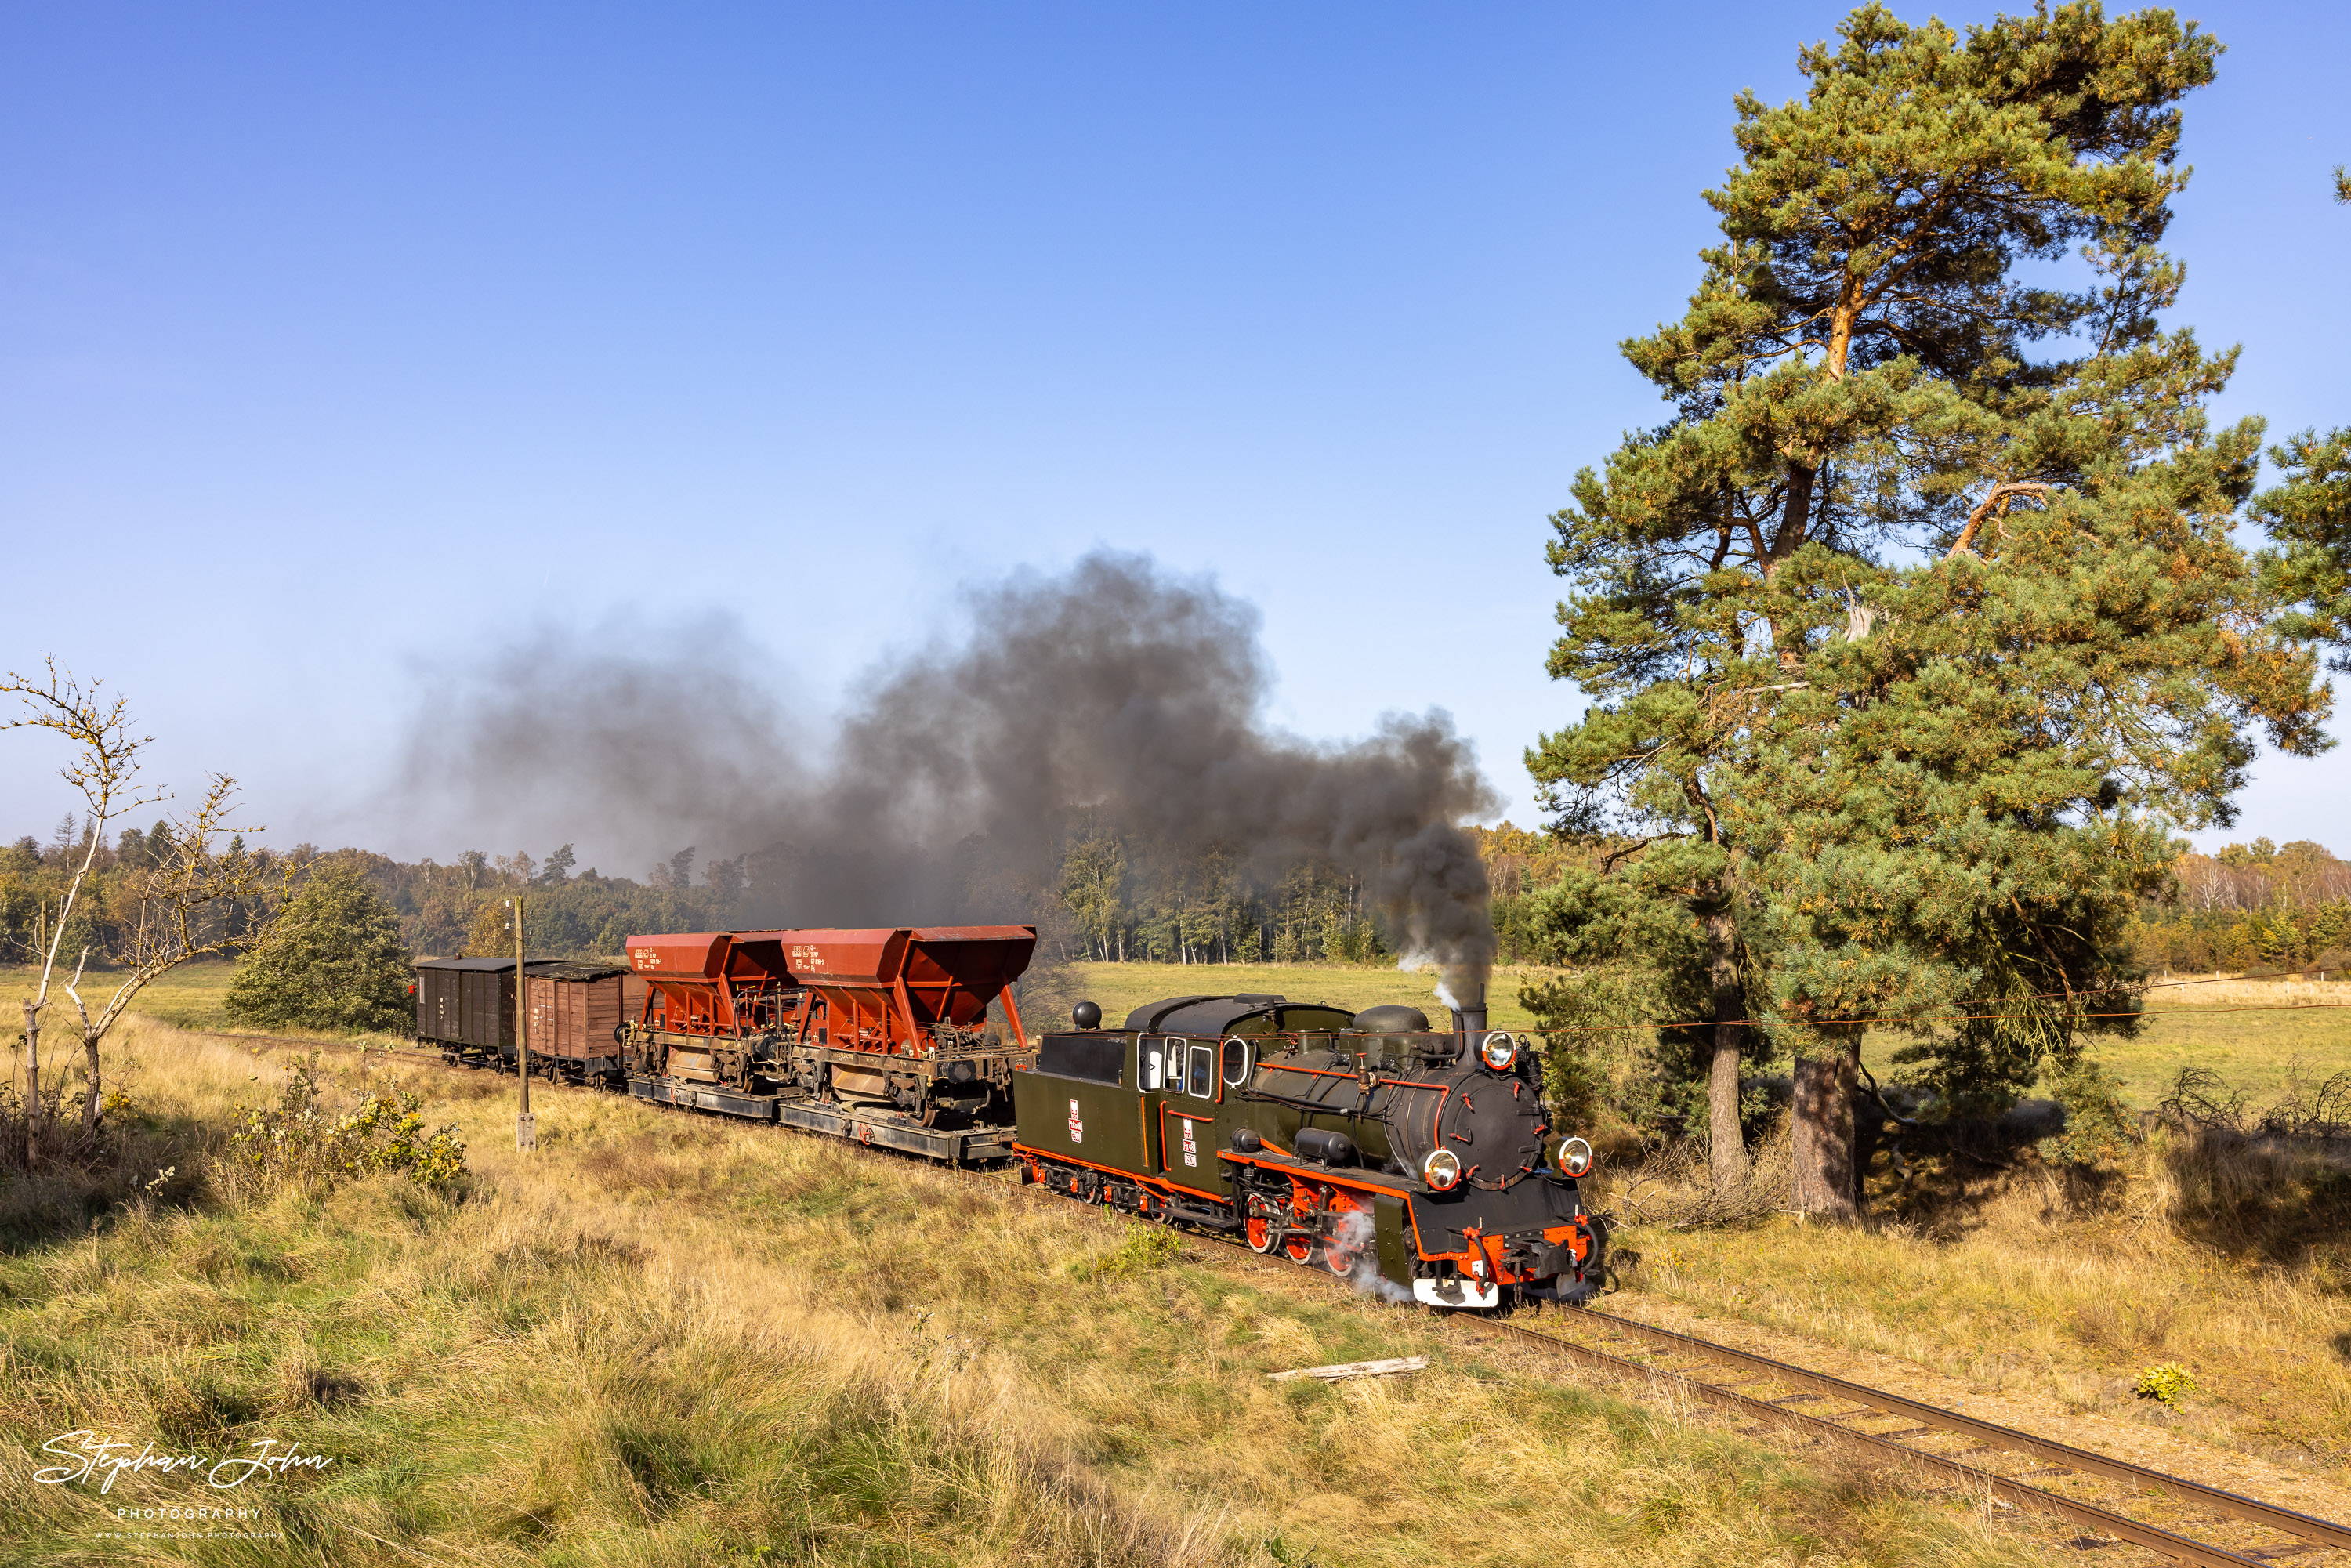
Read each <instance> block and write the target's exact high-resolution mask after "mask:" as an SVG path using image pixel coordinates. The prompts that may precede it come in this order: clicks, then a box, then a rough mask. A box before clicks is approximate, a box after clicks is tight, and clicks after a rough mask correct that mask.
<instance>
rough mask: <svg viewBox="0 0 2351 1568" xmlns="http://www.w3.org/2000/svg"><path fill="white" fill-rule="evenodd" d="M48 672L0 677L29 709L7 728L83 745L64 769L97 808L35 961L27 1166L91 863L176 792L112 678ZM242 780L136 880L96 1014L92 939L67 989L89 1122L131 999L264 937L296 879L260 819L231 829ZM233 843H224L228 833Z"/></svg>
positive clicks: (187, 823) (89, 1125)
mask: <svg viewBox="0 0 2351 1568" xmlns="http://www.w3.org/2000/svg"><path fill="white" fill-rule="evenodd" d="M44 664H45V665H46V668H47V674H46V678H44V679H40V680H35V679H31V678H28V677H26V676H23V675H19V674H14V673H11V674H9V676H8V677H7V679H6V680H5V681H0V694H11V695H16V697H18V698H19V699H21V700H22V702H23V704H24V713H23V716H20V717H18V718H15V719H11V720H8V721H6V722H5V723H0V729H46V730H50V731H52V732H54V733H56V734H57V735H60V736H63V737H65V738H66V740H67V741H68V743H70V744H71V745H72V746H73V747H74V757H73V759H72V760H71V761H69V762H68V763H67V765H66V766H65V767H64V768H61V769H60V770H59V772H60V775H61V777H63V778H64V779H65V780H66V782H67V783H68V784H71V785H72V786H73V787H74V788H75V789H78V790H79V791H80V792H81V797H82V800H83V801H84V802H85V804H86V805H87V807H88V816H87V823H88V826H87V828H86V830H85V831H86V832H87V835H88V836H87V841H86V842H85V843H84V844H83V846H82V851H81V860H80V863H79V864H78V865H76V866H75V867H74V868H73V875H72V878H71V880H70V881H69V882H68V883H67V886H66V894H65V898H64V901H63V903H62V904H60V906H59V908H58V910H57V924H56V925H53V926H51V927H50V928H49V934H48V941H47V944H46V945H45V946H44V947H43V948H42V950H41V951H40V953H39V954H38V958H39V962H40V977H39V981H38V984H37V986H36V987H35V988H34V990H33V991H32V993H31V994H30V995H28V996H27V997H26V998H25V1004H24V1007H25V1163H26V1166H37V1165H39V1164H40V1163H41V1157H42V1150H41V1121H42V1115H43V1101H42V1098H41V1014H42V1013H43V1011H44V1010H45V1009H47V1007H48V1004H49V990H50V987H51V984H52V982H53V981H54V979H55V977H56V973H57V956H58V951H59V949H60V947H61V946H63V944H64V941H65V934H66V926H67V922H68V920H70V919H71V917H72V915H73V910H74V904H75V903H76V901H77V900H78V899H79V898H81V897H82V895H83V892H84V887H85V884H86V883H88V882H89V874H90V871H91V868H92V867H93V866H94V865H95V864H96V863H97V861H98V854H99V849H100V848H102V847H103V846H104V844H105V842H106V825H107V823H108V822H110V821H112V820H114V819H115V818H117V817H120V816H122V815H125V814H127V813H129V812H131V811H134V810H139V809H141V807H145V806H152V805H155V804H157V803H159V802H161V801H163V800H169V799H170V798H171V797H170V792H169V791H168V790H163V789H152V788H150V787H148V786H146V785H144V784H141V782H140V780H139V769H140V760H139V754H140V753H141V751H142V750H144V749H145V748H146V747H147V746H148V745H149V744H150V743H151V742H152V740H153V738H154V737H152V736H145V735H137V734H134V733H132V729H131V715H130V707H129V705H128V704H127V703H126V702H125V701H124V699H123V698H121V697H120V696H117V697H113V698H111V699H109V698H107V697H104V696H102V695H101V694H100V688H101V687H102V686H103V685H105V683H104V682H102V681H93V682H91V683H90V685H89V687H88V688H87V689H85V688H84V687H83V686H82V685H81V684H80V683H79V682H78V681H77V680H76V679H75V678H74V675H73V674H72V672H71V671H68V670H60V669H59V668H58V667H57V661H56V660H55V659H54V658H52V659H48V660H46V661H44ZM235 794H236V781H235V779H231V778H229V777H228V776H227V775H225V774H214V776H213V778H212V780H211V783H210V786H209V787H208V788H207V789H205V791H204V801H203V803H202V804H201V805H200V806H198V807H197V808H196V810H194V811H193V813H191V814H189V815H187V816H184V817H175V818H173V819H172V835H171V848H170V850H169V851H168V852H167V853H166V854H165V855H164V857H163V859H162V862H161V863H159V864H157V865H155V866H153V867H152V868H151V869H149V870H148V871H147V872H146V873H144V875H143V877H142V879H141V885H140V887H139V888H138V893H139V895H140V915H139V925H138V931H137V935H136V936H133V937H132V939H131V950H130V952H129V953H127V954H125V955H122V957H123V959H124V961H126V962H127V963H128V965H129V967H130V973H129V975H128V976H126V977H124V978H123V979H122V981H121V982H120V984H119V985H117V986H116V987H115V988H114V993H113V995H112V996H110V997H109V998H107V1000H106V1001H105V1002H104V1004H103V1005H101V1006H100V1007H99V1009H98V1012H97V1014H96V1016H95V1017H93V1016H92V1015H91V1012H90V1009H89V1003H88V1002H87V1001H86V1000H85V999H84V998H83V997H82V994H81V979H82V974H83V972H84V970H85V969H86V968H87V967H89V948H88V947H84V948H83V949H82V950H81V953H80V956H78V957H77V958H76V960H75V962H74V972H73V978H71V979H70V980H68V981H67V982H66V983H65V986H64V990H65V993H66V995H67V996H68V997H69V998H72V1000H73V1005H74V1015H75V1019H76V1020H77V1022H78V1025H79V1027H80V1032H81V1042H82V1051H83V1052H84V1056H85V1061H86V1066H87V1070H88V1076H89V1084H88V1086H87V1089H86V1091H85V1092H84V1094H83V1098H82V1114H81V1130H82V1132H83V1134H85V1135H88V1134H92V1133H94V1132H96V1131H97V1128H98V1119H99V1111H100V1108H101V1101H100V1097H99V1044H100V1043H101V1042H102V1041H103V1040H105V1038H106V1036H107V1033H108V1031H110V1030H112V1029H113V1027H114V1026H115V1024H116V1023H117V1022H118V1021H120V1019H121V1017H122V1014H123V1012H124V1010H125V1009H128V1008H129V1007H130V1005H131V1000H132V998H136V997H137V996H138V994H139V993H140V992H141V990H143V989H145V988H146V987H147V986H148V984H149V983H150V982H151V981H152V980H153V979H154V978H155V977H157V976H158V975H161V974H162V973H163V972H164V971H165V970H167V969H170V968H172V967H175V966H177V965H180V964H184V963H186V962H187V961H188V960H189V959H191V958H198V957H204V956H210V955H226V954H229V953H232V952H237V951H241V950H244V949H246V948H249V947H252V946H257V945H259V944H260V943H261V942H262V941H263V940H264V939H266V936H268V933H269V930H270V928H271V927H272V925H274V924H275V922H276V920H277V912H278V911H279V910H280V909H281V908H282V907H283V906H284V904H285V897H284V894H285V891H286V883H287V878H288V877H289V876H290V875H291V874H292V873H293V872H294V870H295V867H294V866H293V865H292V864H291V862H284V861H280V860H277V859H275V858H273V857H272V856H270V855H269V854H268V853H267V852H258V853H256V852H253V851H250V850H248V849H246V847H245V844H244V841H243V840H242V838H241V836H240V835H242V834H243V833H246V832H258V831H260V829H259V828H258V827H251V828H239V827H235V826H232V825H231V824H230V823H229V821H228V818H229V815H230V811H231V802H232V801H233V800H234V799H235ZM224 836H225V837H226V838H227V839H228V841H229V842H228V844H227V845H226V846H225V847H224V846H222V844H221V840H222V839H223V837H224ZM248 900H250V901H252V902H253V904H255V905H256V908H255V910H254V913H253V917H252V919H251V920H250V921H249V922H247V923H246V924H245V925H242V926H240V925H237V924H236V923H235V922H234V921H231V920H228V919H225V918H221V916H222V915H224V914H225V913H226V912H227V911H229V910H232V909H235V908H237V907H239V906H241V905H242V904H244V903H245V902H246V901H248Z"/></svg>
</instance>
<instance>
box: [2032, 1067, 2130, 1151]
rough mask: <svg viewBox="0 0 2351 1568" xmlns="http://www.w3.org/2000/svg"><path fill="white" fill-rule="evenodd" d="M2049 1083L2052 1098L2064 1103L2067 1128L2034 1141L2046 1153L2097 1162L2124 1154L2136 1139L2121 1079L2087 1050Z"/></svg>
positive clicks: (2037, 1148) (2062, 1104)
mask: <svg viewBox="0 0 2351 1568" xmlns="http://www.w3.org/2000/svg"><path fill="white" fill-rule="evenodd" d="M2048 1087H2049V1092H2050V1096H2051V1098H2053V1099H2054V1100H2055V1101H2056V1102H2057V1103H2058V1104H2059V1105H2061V1106H2063V1107H2064V1111H2065V1130H2064V1132H2062V1133H2060V1134H2057V1135H2056V1136H2055V1137H2053V1138H2043V1139H2042V1140H2041V1142H2040V1143H2039V1144H2037V1145H2034V1148H2035V1149H2036V1150H2037V1151H2038V1152H2039V1154H2040V1155H2041V1157H2042V1158H2043V1159H2044V1160H2047V1161H2048V1162H2050V1163H2051V1164H2052V1165H2061V1166H2093V1165H2105V1164H2112V1163H2113V1162H2114V1161H2116V1160H2118V1159H2120V1158H2122V1156H2123V1154H2124V1152H2125V1151H2126V1150H2127V1149H2128V1148H2129V1147H2130V1145H2131V1144H2132V1142H2133V1141H2134V1140H2133V1137H2132V1132H2131V1123H2130V1111H2129V1108H2128V1107H2127V1106H2126V1105H2125V1104H2124V1103H2123V1086H2122V1081H2121V1080H2120V1079H2118V1078H2116V1076H2115V1075H2114V1074H2113V1073H2111V1072H2109V1071H2106V1070H2105V1068H2103V1067H2101V1066H2099V1065H2098V1063H2097V1062H2095V1061H2092V1060H2091V1059H2090V1058H2088V1057H2086V1056H2085V1057H2079V1058H2077V1059H2075V1060H2074V1062H2073V1063H2072V1064H2071V1065H2069V1066H2066V1067H2064V1068H2062V1069H2060V1070H2059V1071H2058V1072H2057V1074H2056V1076H2055V1077H2054V1078H2053V1080H2052V1081H2051V1082H2050V1083H2049V1085H2048Z"/></svg>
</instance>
